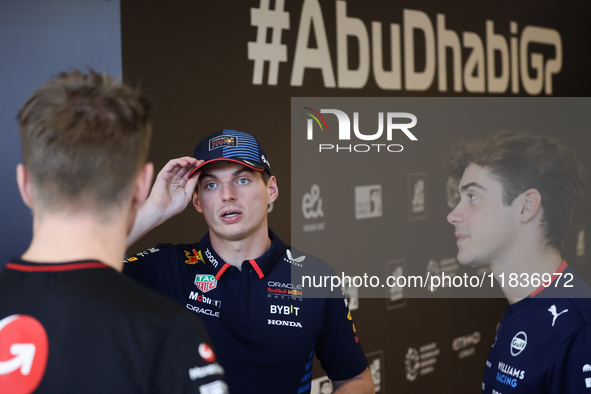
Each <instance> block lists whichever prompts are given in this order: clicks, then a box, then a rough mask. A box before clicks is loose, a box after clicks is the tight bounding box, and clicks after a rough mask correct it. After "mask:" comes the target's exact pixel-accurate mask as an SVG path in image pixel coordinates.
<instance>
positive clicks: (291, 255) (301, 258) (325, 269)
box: [282, 246, 335, 275]
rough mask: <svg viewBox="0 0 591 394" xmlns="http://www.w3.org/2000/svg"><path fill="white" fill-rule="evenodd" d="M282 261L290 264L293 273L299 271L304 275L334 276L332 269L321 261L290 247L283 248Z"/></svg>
mask: <svg viewBox="0 0 591 394" xmlns="http://www.w3.org/2000/svg"><path fill="white" fill-rule="evenodd" d="M282 260H283V262H284V263H287V264H290V265H291V266H292V267H293V269H294V271H292V272H297V271H299V270H300V269H301V271H302V272H303V273H306V274H313V273H317V274H326V275H334V274H335V270H334V268H332V267H331V266H330V265H329V264H328V263H327V262H326V261H324V260H323V259H321V258H319V257H316V256H314V255H311V254H307V253H304V252H302V251H300V250H297V249H295V248H292V247H291V246H286V247H285V252H284V253H283V256H282Z"/></svg>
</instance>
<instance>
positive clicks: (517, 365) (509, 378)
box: [482, 262, 591, 394]
mask: <svg viewBox="0 0 591 394" xmlns="http://www.w3.org/2000/svg"><path fill="white" fill-rule="evenodd" d="M557 272H560V273H561V274H562V276H561V278H560V279H559V282H558V287H556V286H555V283H552V284H550V286H549V287H547V288H544V289H543V290H542V291H541V292H537V291H536V292H534V293H532V294H534V296H533V297H528V298H524V299H523V300H521V301H519V302H516V303H515V304H513V305H509V306H508V307H507V310H506V311H505V314H504V315H503V318H502V320H501V322H500V323H499V326H498V328H497V335H496V337H495V341H494V343H493V345H492V348H491V350H490V353H489V356H488V360H487V361H486V368H485V373H484V379H483V382H482V392H483V393H502V394H508V393H536V394H543V393H553V394H565V393H569V394H570V393H591V299H590V297H591V289H589V287H588V286H587V285H586V284H585V283H584V282H583V281H582V280H581V279H580V278H579V277H578V276H577V274H576V273H575V272H574V271H573V270H572V269H571V268H570V267H568V266H567V265H566V263H565V262H563V264H562V266H561V267H560V268H559V270H558V271H557ZM571 278H572V280H570V279H571ZM565 285H567V286H569V285H572V286H573V287H564V286H565ZM539 290H541V289H539Z"/></svg>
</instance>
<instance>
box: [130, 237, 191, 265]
mask: <svg viewBox="0 0 591 394" xmlns="http://www.w3.org/2000/svg"><path fill="white" fill-rule="evenodd" d="M193 250H195V251H199V243H197V242H196V243H194V244H178V245H173V244H169V243H166V244H158V245H156V246H155V247H153V248H149V249H146V250H144V251H141V252H139V253H136V254H135V255H133V256H131V257H129V258H127V259H125V262H130V263H131V262H134V261H139V260H143V259H146V258H151V259H158V260H160V259H170V258H173V257H183V256H186V257H187V258H189V257H190V255H191V253H192V252H193Z"/></svg>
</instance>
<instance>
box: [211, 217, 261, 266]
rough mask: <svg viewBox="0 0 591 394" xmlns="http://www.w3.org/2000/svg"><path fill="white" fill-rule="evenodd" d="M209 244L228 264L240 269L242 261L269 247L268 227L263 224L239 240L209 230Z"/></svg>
mask: <svg viewBox="0 0 591 394" xmlns="http://www.w3.org/2000/svg"><path fill="white" fill-rule="evenodd" d="M209 237H210V240H211V246H212V248H213V249H214V250H215V251H216V253H217V254H218V255H219V256H220V257H221V258H222V259H223V260H224V261H225V262H226V263H228V264H230V265H233V266H234V267H237V268H238V269H242V262H244V261H245V260H253V259H256V258H258V257H260V256H262V255H263V254H264V253H265V252H266V251H267V250H269V248H270V247H271V239H270V238H269V229H268V228H267V226H266V225H265V226H264V227H261V228H260V229H258V230H257V231H255V232H254V233H252V234H250V235H249V236H248V237H245V238H242V239H239V240H228V239H224V238H221V237H219V236H217V235H216V234H215V233H214V232H213V231H210V232H209Z"/></svg>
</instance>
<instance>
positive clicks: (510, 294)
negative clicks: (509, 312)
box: [490, 246, 562, 304]
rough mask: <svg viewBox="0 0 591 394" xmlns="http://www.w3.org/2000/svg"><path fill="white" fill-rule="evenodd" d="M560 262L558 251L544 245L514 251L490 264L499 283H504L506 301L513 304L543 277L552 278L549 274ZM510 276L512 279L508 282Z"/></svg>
mask: <svg viewBox="0 0 591 394" xmlns="http://www.w3.org/2000/svg"><path fill="white" fill-rule="evenodd" d="M561 263H562V257H561V256H560V252H559V251H558V250H557V249H555V248H552V247H548V246H544V247H541V248H531V249H530V250H526V249H522V250H521V253H514V254H513V255H512V256H510V257H507V258H505V259H502V260H500V261H498V262H495V263H492V264H491V265H490V266H491V270H492V272H493V274H494V276H495V278H496V279H497V281H498V282H499V284H504V286H503V287H502V290H503V293H505V297H506V298H507V301H509V304H514V303H516V302H519V301H521V300H522V299H524V298H526V297H528V296H529V295H530V294H531V293H533V292H534V291H535V290H537V289H538V288H539V287H540V286H541V285H542V284H543V283H544V282H545V279H548V278H552V276H551V275H552V274H553V273H554V272H556V270H557V269H558V267H559V266H560V264H561ZM544 274H546V275H544ZM501 278H502V279H501ZM512 278H513V279H514V280H513V281H512V282H509V281H510V280H511V279H512ZM515 283H517V285H516V286H511V284H513V285H515ZM536 285H537V286H536Z"/></svg>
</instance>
